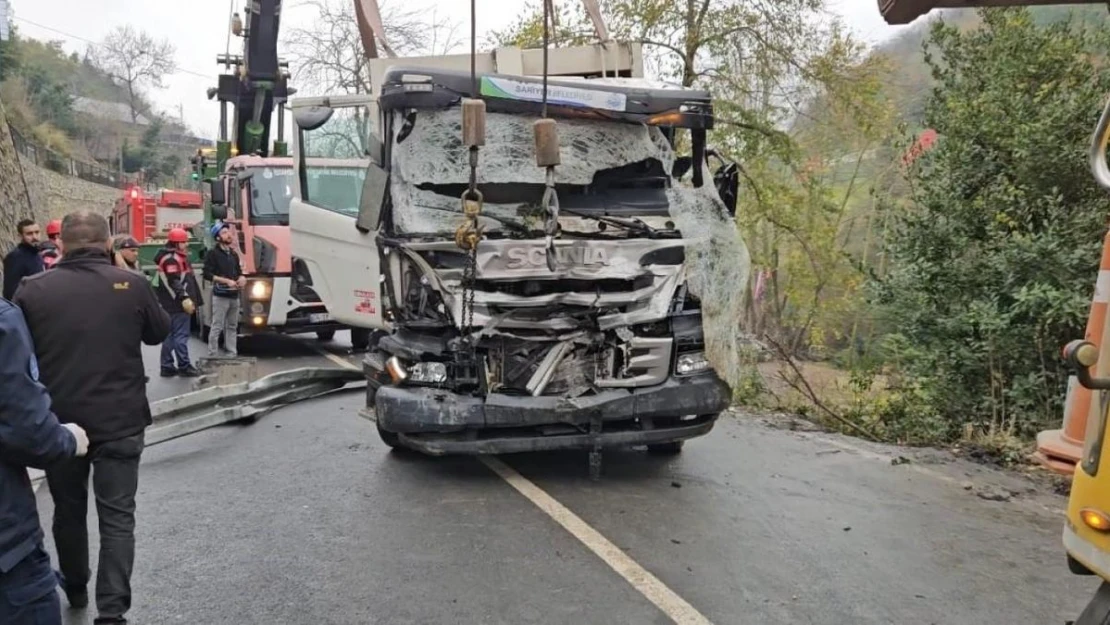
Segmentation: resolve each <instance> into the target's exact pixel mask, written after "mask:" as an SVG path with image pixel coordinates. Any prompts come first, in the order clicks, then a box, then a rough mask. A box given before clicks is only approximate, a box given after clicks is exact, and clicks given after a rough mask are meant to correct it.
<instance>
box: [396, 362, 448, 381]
mask: <svg viewBox="0 0 1110 625" xmlns="http://www.w3.org/2000/svg"><path fill="white" fill-rule="evenodd" d="M385 371H386V373H388V374H389V377H390V379H391V380H393V383H394V384H397V385H402V384H411V385H415V386H424V385H428V386H439V385H441V384H444V383H446V382H447V365H446V364H445V363H442V362H417V363H412V364H408V363H405V362H404V361H402V360H401V359H400V358H398V357H396V356H392V357H390V359H389V360H387V361H386V363H385Z"/></svg>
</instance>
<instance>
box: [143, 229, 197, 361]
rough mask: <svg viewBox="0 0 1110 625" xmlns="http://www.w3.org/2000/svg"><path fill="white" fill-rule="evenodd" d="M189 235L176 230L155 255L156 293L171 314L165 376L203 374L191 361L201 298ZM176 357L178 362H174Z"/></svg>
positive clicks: (164, 350) (165, 345) (164, 355)
mask: <svg viewBox="0 0 1110 625" xmlns="http://www.w3.org/2000/svg"><path fill="white" fill-rule="evenodd" d="M188 244H189V233H188V232H185V230H184V229H182V228H173V229H172V230H170V232H169V235H168V236H167V241H166V247H164V248H162V249H160V250H158V253H157V254H155V255H154V263H155V264H156V265H157V266H158V273H157V275H156V276H155V277H154V286H155V289H154V290H155V292H156V293H158V301H159V303H161V304H162V308H164V309H165V310H166V312H168V313H169V314H170V335H169V336H168V337H166V340H165V341H163V342H162V371H161V374H162V377H164V378H168V377H172V376H175V375H180V376H185V377H196V376H198V375H200V371H199V370H198V369H197V368H196V367H195V366H193V364H192V363H191V362H190V361H189V329H190V327H191V325H192V319H193V313H195V312H196V304H195V302H196V301H198V299H199V297H200V286H199V285H198V284H197V278H196V275H195V274H194V273H193V265H192V263H190V262H189V255H188V252H187V249H188V248H187V246H188ZM175 358H176V361H177V362H176V363H175V362H174V360H175Z"/></svg>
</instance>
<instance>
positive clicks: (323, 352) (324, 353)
mask: <svg viewBox="0 0 1110 625" xmlns="http://www.w3.org/2000/svg"><path fill="white" fill-rule="evenodd" d="M315 349H316V351H317V352H319V353H320V355H321V356H323V357H324V358H327V359H328V360H330V361H332V362H334V363H335V364H337V365H339V366H340V367H345V368H347V369H351V370H354V371H360V370H361V369H359V367H358V365H356V364H354V363H353V362H351V361H349V360H347V359H345V358H343V357H341V356H336V355H335V354H333V353H331V352H329V351H328V350H326V349H324V348H322V347H316V348H315Z"/></svg>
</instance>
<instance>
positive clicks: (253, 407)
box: [146, 367, 366, 446]
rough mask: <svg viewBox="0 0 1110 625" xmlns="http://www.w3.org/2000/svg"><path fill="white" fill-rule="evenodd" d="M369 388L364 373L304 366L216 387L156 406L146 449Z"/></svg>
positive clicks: (159, 403)
mask: <svg viewBox="0 0 1110 625" xmlns="http://www.w3.org/2000/svg"><path fill="white" fill-rule="evenodd" d="M365 385H366V379H365V377H364V376H363V374H362V372H361V371H354V370H350V369H336V368H326V367H305V368H301V369H293V370H291V371H281V372H279V373H273V374H271V375H268V376H266V377H263V378H259V379H258V380H255V381H253V382H241V383H238V384H226V385H222V386H213V387H209V388H205V389H200V390H197V391H192V392H190V393H185V394H183V395H178V396H176V397H171V398H169V399H163V400H160V401H155V402H151V404H150V412H151V416H152V417H153V420H154V423H153V424H152V425H151V426H150V427H149V428H147V431H146V445H147V446H150V445H157V444H158V443H164V442H165V441H168V440H173V439H175V438H180V437H182V436H188V435H189V434H193V433H196V432H200V431H201V430H206V429H208V428H212V427H216V426H218V425H223V424H225V423H232V422H236V421H244V422H253V421H254V420H256V419H258V418H259V417H261V416H262V415H264V414H266V413H268V412H270V411H272V410H274V409H277V408H280V407H282V406H286V405H288V404H291V403H293V402H297V401H301V400H304V399H311V398H313V397H318V396H320V395H324V394H327V393H331V392H334V391H338V390H340V389H344V388H346V387H350V389H352V390H353V389H358V388H362V387H364V386H365Z"/></svg>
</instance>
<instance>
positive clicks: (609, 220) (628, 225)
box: [559, 208, 659, 236]
mask: <svg viewBox="0 0 1110 625" xmlns="http://www.w3.org/2000/svg"><path fill="white" fill-rule="evenodd" d="M559 212H560V213H566V214H568V215H574V216H575V217H581V218H583V219H595V220H597V221H599V222H601V223H603V224H611V225H614V226H617V227H618V228H624V229H625V230H632V231H638V232H642V233H644V234H646V235H648V236H652V235H655V234H658V233H659V231H658V230H656V229H655V228H652V227H651V226H649V225H647V224H646V223H644V222H643V221H641V220H639V219H636V218H633V219H635V221H624V220H623V219H617V218H615V217H609V216H606V215H591V214H590V213H581V212H578V211H575V210H570V209H569V208H560V209H559Z"/></svg>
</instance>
